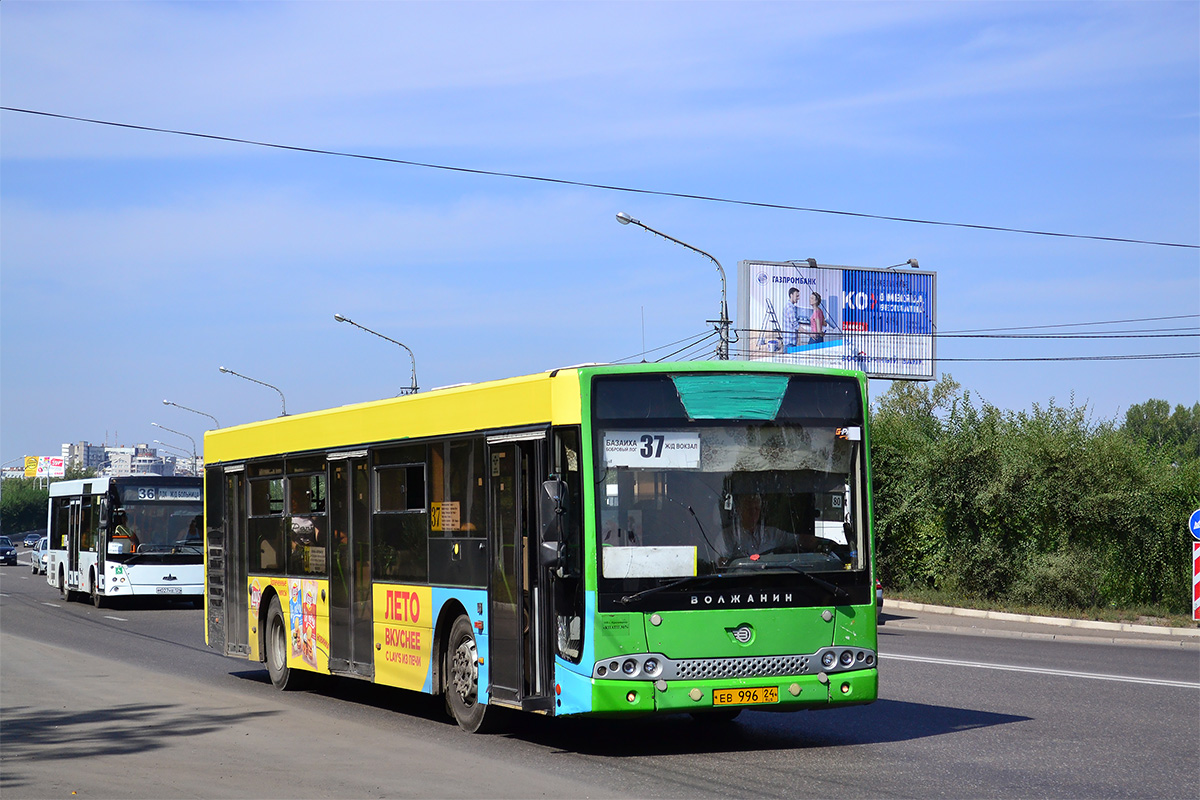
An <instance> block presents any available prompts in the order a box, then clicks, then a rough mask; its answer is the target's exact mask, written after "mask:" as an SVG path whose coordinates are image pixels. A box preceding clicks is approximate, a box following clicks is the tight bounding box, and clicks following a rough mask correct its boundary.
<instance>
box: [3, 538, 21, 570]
mask: <svg viewBox="0 0 1200 800" xmlns="http://www.w3.org/2000/svg"><path fill="white" fill-rule="evenodd" d="M0 563H4V564H12V565H13V566H16V563H17V548H15V547H13V543H12V540H11V539H9V538H8V537H7V536H0Z"/></svg>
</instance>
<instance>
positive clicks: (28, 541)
mask: <svg viewBox="0 0 1200 800" xmlns="http://www.w3.org/2000/svg"><path fill="white" fill-rule="evenodd" d="M44 535H45V534H44V533H42V532H41V531H30V532H29V533H27V534H25V540H24V541H23V542H22V544H24V545H25V546H26V547H33V546H34V545H35V544H37V543H38V540H39V539H41V538H42V537H43V536H44Z"/></svg>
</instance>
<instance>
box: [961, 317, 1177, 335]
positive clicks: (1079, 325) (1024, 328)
mask: <svg viewBox="0 0 1200 800" xmlns="http://www.w3.org/2000/svg"><path fill="white" fill-rule="evenodd" d="M1171 319H1200V314H1175V315H1173V316H1169V317H1139V318H1137V319H1107V320H1101V321H1099V322H1058V323H1055V324H1053V325H1020V326H1017V327H1009V328H966V329H963V330H961V331H941V333H991V332H992V331H1034V330H1040V329H1044V328H1084V327H1088V326H1090V325H1126V324H1129V323H1133V322H1162V321H1165V320H1171Z"/></svg>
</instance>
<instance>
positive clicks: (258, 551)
mask: <svg viewBox="0 0 1200 800" xmlns="http://www.w3.org/2000/svg"><path fill="white" fill-rule="evenodd" d="M249 527H250V536H251V542H253V544H252V545H251V553H250V559H251V565H250V567H251V569H253V570H257V571H260V572H282V571H283V556H284V552H285V550H284V545H283V478H281V477H263V478H254V477H252V478H251V479H250V526H249ZM255 562H257V563H255Z"/></svg>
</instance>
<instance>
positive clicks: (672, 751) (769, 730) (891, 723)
mask: <svg viewBox="0 0 1200 800" xmlns="http://www.w3.org/2000/svg"><path fill="white" fill-rule="evenodd" d="M231 674H232V675H233V676H234V677H237V678H241V679H243V680H247V681H254V682H259V683H269V679H268V677H267V672H266V670H265V669H258V670H246V671H242V672H237V673H231ZM308 691H311V692H315V693H318V694H321V695H323V696H326V697H335V698H338V699H340V700H345V701H347V702H351V703H355V704H358V705H361V706H366V707H371V708H377V709H382V710H385V711H391V712H394V713H395V714H397V717H398V721H399V720H414V721H415V720H428V721H430V722H436V723H440V724H443V725H449V726H453V725H454V724H455V723H454V721H453V719H451V718H450V717H449V716H448V715H447V713H446V710H445V704H444V702H443V700H442V698H441V697H431V696H429V695H425V694H421V693H419V692H410V691H406V690H403V689H395V688H391V687H387V686H376V685H374V684H372V683H368V682H366V681H356V680H352V679H347V678H332V679H331V678H325V679H323V680H318V681H316V682H315V683H314V685H313V686H312V687H311V688H310V689H309V690H308ZM496 711H499V712H500V720H499V722H500V724H499V731H498V735H500V736H507V737H510V738H515V739H521V740H523V741H527V742H529V743H531V744H538V745H542V746H544V747H546V748H549V749H550V750H553V751H559V752H573V753H584V754H589V755H601V756H614V757H623V756H654V755H677V754H685V753H738V752H751V751H753V752H760V751H763V750H797V749H806V748H822V747H846V746H849V745H869V744H884V743H888V742H903V741H911V740H914V739H925V738H929V737H932V736H946V735H950V734H955V733H961V732H963V731H969V730H976V729H979V728H990V727H994V726H997V725H1008V724H1011V723H1014V722H1025V721H1028V720H1029V719H1030V718H1029V717H1025V716H1019V715H1015V714H996V713H991V712H986V711H975V710H973V709H967V708H953V707H950V706H937V705H928V704H923V703H910V702H904V701H900V700H877V701H876V702H874V703H872V704H871V705H867V706H850V707H847V708H838V709H831V710H823V711H797V712H792V713H771V712H766V711H745V712H743V713H742V715H741V716H739V717H738V718H737V719H736V720H734V721H732V722H713V721H704V720H695V719H693V718H691V717H690V716H686V715H679V716H671V717H641V718H631V719H625V720H604V719H574V718H569V717H564V718H558V719H554V718H549V717H543V716H539V715H535V714H523V713H520V712H516V711H509V710H508V709H496ZM489 713H491V712H489ZM463 735H464V736H465V735H467V734H463Z"/></svg>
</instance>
